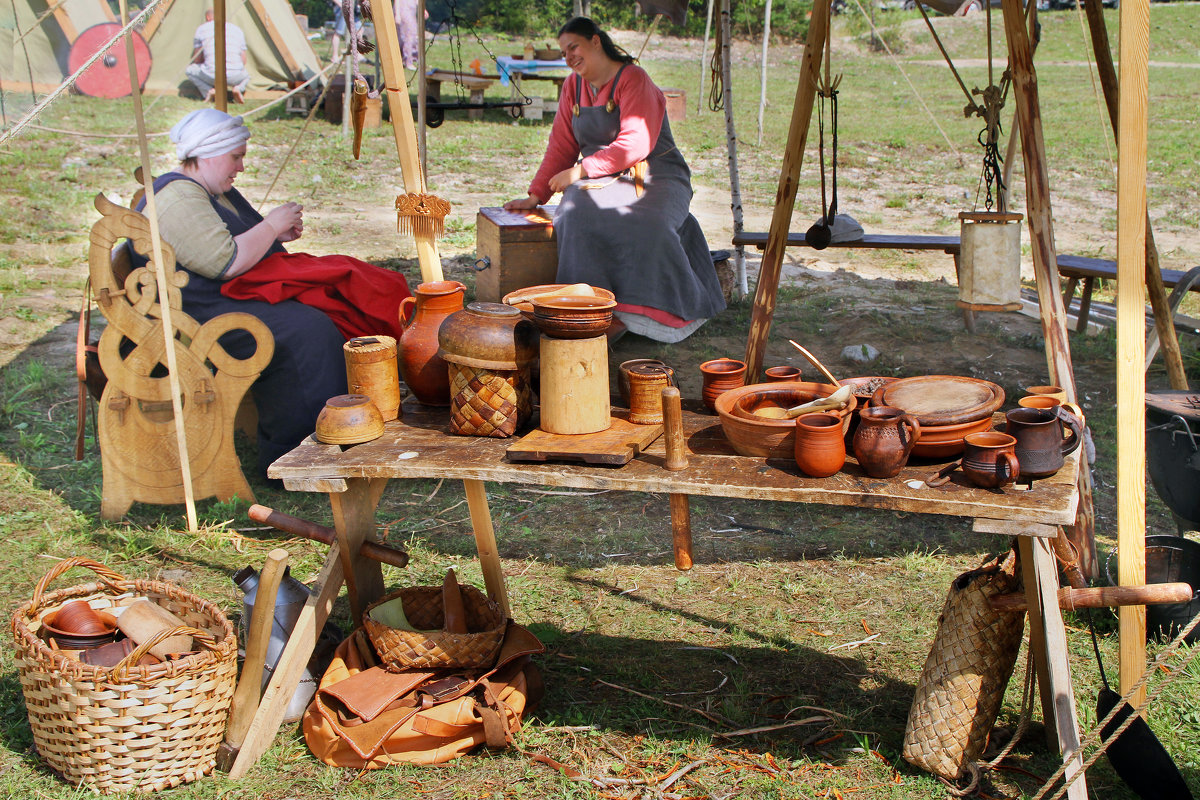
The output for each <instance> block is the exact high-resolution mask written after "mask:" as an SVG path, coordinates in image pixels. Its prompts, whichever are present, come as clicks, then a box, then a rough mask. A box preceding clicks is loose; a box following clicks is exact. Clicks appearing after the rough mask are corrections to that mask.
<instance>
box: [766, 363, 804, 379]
mask: <svg viewBox="0 0 1200 800" xmlns="http://www.w3.org/2000/svg"><path fill="white" fill-rule="evenodd" d="M763 380H764V381H765V382H766V383H775V382H776V381H798V380H800V368H799V367H767V368H766V369H765V370H764V371H763Z"/></svg>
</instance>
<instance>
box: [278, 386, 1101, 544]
mask: <svg viewBox="0 0 1200 800" xmlns="http://www.w3.org/2000/svg"><path fill="white" fill-rule="evenodd" d="M683 417H684V420H683V421H684V438H685V440H686V445H687V451H688V467H687V469H684V470H681V471H678V472H670V471H668V470H666V469H665V468H664V467H663V463H664V461H665V457H666V455H665V443H664V441H663V439H661V438H660V439H659V440H657V441H656V442H654V443H653V444H652V445H651V446H650V447H648V448H647V450H646V452H644V453H642V454H640V455H638V456H637V457H636V458H635V459H634V460H632V461H631V462H629V463H628V464H626V465H624V466H621V467H617V466H603V465H590V464H579V463H566V462H546V463H537V462H532V463H531V462H521V463H514V462H510V461H508V460H507V459H506V458H505V450H506V448H507V447H508V446H509V445H510V444H511V443H512V441H513V440H511V439H489V438H483V437H471V436H455V435H451V434H449V433H446V432H445V427H446V412H445V411H444V410H442V411H437V410H427V409H422V408H421V407H420V406H418V405H416V404H406V406H405V408H404V417H403V419H400V420H396V421H394V422H389V423H387V425H386V427H385V431H384V434H383V436H381V437H380V438H378V439H376V440H375V441H373V442H367V443H365V444H360V445H354V446H351V447H344V448H343V447H340V446H337V445H324V444H320V443H318V442H316V441H315V440H313V439H311V438H310V439H308V440H306V441H304V442H303V443H302V444H301V445H300V446H299V447H297V448H296V449H295V450H293V451H292V452H290V453H288V454H287V455H285V456H283V457H282V458H280V459H279V460H278V461H276V462H275V463H274V464H272V465H271V468H270V470H269V471H268V474H269V475H270V477H272V478H280V479H282V480H283V482H284V485H285V486H287V487H288V488H289V489H290V488H296V489H309V488H310V487H312V486H314V485H318V483H317V479H324V480H325V481H326V482H329V483H330V485H336V482H330V479H347V478H443V477H444V478H452V479H468V480H483V481H495V482H498V483H520V484H530V485H540V486H555V487H562V488H575V489H590V490H596V489H613V490H620V491H634V492H651V493H666V494H672V493H673V494H687V495H699V496H708V497H730V498H742V499H751V500H777V501H785V502H801V503H821V504H826V505H837V506H852V507H860V508H880V509H890V510H894V511H907V512H914V513H927V514H945V515H952V516H964V517H976V518H983V519H997V520H1011V521H1014V522H1029V523H1041V524H1042V525H1043V526H1044V525H1066V524H1071V523H1073V522H1074V520H1075V509H1076V505H1077V503H1078V493H1077V492H1076V490H1075V482H1074V475H1075V473H1076V470H1077V468H1078V453H1077V452H1076V453H1074V454H1072V455H1071V456H1069V457H1068V459H1067V463H1066V465H1065V466H1064V467H1063V468H1062V469H1061V470H1059V472H1058V473H1057V474H1056V475H1054V476H1053V477H1051V478H1047V479H1044V480H1039V481H1036V482H1034V484H1033V486H1032V488H1031V489H1029V490H1028V491H1020V490H1018V489H1016V488H1014V487H1012V486H1009V487H1006V488H1004V489H1001V490H989V489H980V488H976V487H974V486H971V485H969V484H967V483H966V481H965V480H964V479H963V478H962V476H961V473H956V475H955V476H954V478H953V479H952V481H951V482H950V483H948V484H946V485H944V486H941V487H938V488H929V487H927V486H923V485H914V486H910V485H909V484H910V482H912V483H914V484H915V482H918V481H921V480H922V479H923V478H924V477H925V476H927V475H928V474H930V473H931V472H933V471H935V470H936V469H937V468H938V467H939V466H941V465H943V464H945V463H948V461H940V462H938V461H928V460H924V461H921V462H919V463H917V464H913V465H909V466H907V467H905V468H904V469H903V470H902V471H901V472H900V474H899V475H898V476H896V477H895V478H888V479H876V478H871V477H869V476H867V475H866V474H865V473H864V472H863V471H862V469H861V468H860V467H859V466H858V464H857V463H856V462H855V460H854V458H853V456H850V457H849V458H848V459H847V461H846V466H845V467H843V468H842V471H840V472H838V473H837V474H836V475H834V476H832V477H829V478H819V479H818V478H809V477H807V476H805V475H804V474H803V473H801V472H800V470H799V469H798V468H797V467H796V465H795V463H794V462H792V461H790V460H770V461H767V460H765V459H762V458H751V457H746V456H739V455H737V454H735V453H734V452H733V451H732V450H731V449H730V447H729V444H728V442H726V441H725V438H724V435H723V434H722V433H721V426H720V421H719V420H718V419H717V418H716V417H714V416H712V415H708V414H699V413H695V412H692V411H685V412H684V415H683ZM998 418H1000V419H1002V417H998ZM1038 530H1041V529H1038V528H1036V526H1031V530H1030V534H1031V535H1036V532H1037V531H1038Z"/></svg>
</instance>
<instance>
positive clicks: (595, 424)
mask: <svg viewBox="0 0 1200 800" xmlns="http://www.w3.org/2000/svg"><path fill="white" fill-rule="evenodd" d="M541 353H542V388H541V392H540V396H541V400H542V422H541V426H540V427H541V429H542V430H544V431H546V432H547V433H598V432H600V431H606V430H608V428H609V426H611V425H612V408H611V406H610V405H609V400H608V338H607V337H605V336H595V337H592V338H589V339H552V338H550V337H549V336H542V343H541Z"/></svg>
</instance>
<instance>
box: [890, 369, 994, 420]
mask: <svg viewBox="0 0 1200 800" xmlns="http://www.w3.org/2000/svg"><path fill="white" fill-rule="evenodd" d="M1003 404H1004V390H1003V389H1001V388H1000V387H999V386H997V385H996V384H994V383H992V382H991V381H985V380H980V379H979V378H964V377H959V376H957V375H921V376H919V377H916V378H901V379H900V380H898V381H893V382H892V383H889V384H887V385H886V386H880V387H879V389H878V390H876V392H875V394H874V395H873V396H872V397H871V405H873V406H892V407H893V408H899V409H901V410H903V411H906V412H907V413H909V414H912V415H913V416H914V417H916V418H917V421H918V422H920V423H921V424H922V425H961V424H962V423H964V422H974V421H976V420H980V419H983V418H984V417H989V416H991V415H992V413H993V412H995V411H996V409H998V408H1000V406H1001V405H1003Z"/></svg>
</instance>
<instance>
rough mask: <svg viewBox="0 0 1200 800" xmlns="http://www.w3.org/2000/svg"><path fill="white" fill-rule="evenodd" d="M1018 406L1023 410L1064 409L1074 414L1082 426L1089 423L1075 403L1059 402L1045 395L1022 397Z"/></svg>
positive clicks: (1055, 398)
mask: <svg viewBox="0 0 1200 800" xmlns="http://www.w3.org/2000/svg"><path fill="white" fill-rule="evenodd" d="M1017 405H1019V406H1020V407H1021V408H1041V409H1045V410H1046V411H1053V410H1054V409H1056V408H1060V407H1061V408H1063V409H1065V410H1066V411H1069V412H1070V413H1072V414H1074V415H1075V417H1076V418H1077V419H1078V420H1079V422H1080V423H1081V424H1084V425H1086V424H1087V421H1086V420H1085V419H1084V417H1083V409H1082V408H1080V407H1079V406H1077V405H1075V404H1074V403H1067V402H1063V401H1061V400H1059V399H1058V398H1057V397H1051V396H1050V395H1045V394H1030V395H1026V396H1025V397H1022V398H1021V399H1020V400H1018V401H1017Z"/></svg>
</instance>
